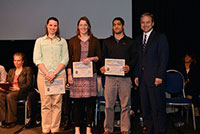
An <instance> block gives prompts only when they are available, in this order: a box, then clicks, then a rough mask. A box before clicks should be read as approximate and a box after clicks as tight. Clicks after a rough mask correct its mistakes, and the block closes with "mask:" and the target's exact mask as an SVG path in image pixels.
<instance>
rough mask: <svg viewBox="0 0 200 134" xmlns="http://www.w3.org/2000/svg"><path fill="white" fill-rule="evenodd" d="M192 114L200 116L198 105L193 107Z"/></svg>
mask: <svg viewBox="0 0 200 134" xmlns="http://www.w3.org/2000/svg"><path fill="white" fill-rule="evenodd" d="M194 114H195V117H199V116H200V115H199V109H198V107H195V108H194Z"/></svg>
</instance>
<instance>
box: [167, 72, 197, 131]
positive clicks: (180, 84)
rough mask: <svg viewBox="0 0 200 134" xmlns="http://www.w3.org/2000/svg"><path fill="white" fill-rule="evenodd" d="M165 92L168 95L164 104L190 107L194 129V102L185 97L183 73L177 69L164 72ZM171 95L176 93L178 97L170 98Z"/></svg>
mask: <svg viewBox="0 0 200 134" xmlns="http://www.w3.org/2000/svg"><path fill="white" fill-rule="evenodd" d="M166 81H167V86H166V92H167V93H168V94H170V95H169V98H166V104H167V105H168V106H188V107H191V108H192V117H193V127H194V130H196V122H195V115H194V104H193V103H192V100H191V99H188V98H186V97H185V91H184V81H185V80H184V77H183V75H182V74H181V73H180V72H179V71H177V70H173V69H171V70H167V73H166ZM172 95H176V96H178V97H174V98H172V97H171V96H172ZM187 121H188V110H187V119H186V122H187Z"/></svg>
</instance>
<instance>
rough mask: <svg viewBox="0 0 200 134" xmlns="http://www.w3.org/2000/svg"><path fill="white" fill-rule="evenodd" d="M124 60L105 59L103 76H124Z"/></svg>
mask: <svg viewBox="0 0 200 134" xmlns="http://www.w3.org/2000/svg"><path fill="white" fill-rule="evenodd" d="M123 66H125V59H107V58H106V59H105V74H106V75H119V76H124V75H125V74H124V71H123Z"/></svg>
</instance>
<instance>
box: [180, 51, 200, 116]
mask: <svg viewBox="0 0 200 134" xmlns="http://www.w3.org/2000/svg"><path fill="white" fill-rule="evenodd" d="M178 70H179V71H180V72H181V73H182V74H183V76H184V78H185V83H184V85H185V95H186V97H187V98H189V99H192V102H193V104H194V107H195V116H199V109H198V107H199V100H198V96H199V85H198V80H199V75H200V74H199V70H200V69H199V68H198V67H197V65H196V58H195V57H194V55H193V54H192V53H186V54H185V55H184V57H183V64H182V65H181V66H180V67H179V68H178Z"/></svg>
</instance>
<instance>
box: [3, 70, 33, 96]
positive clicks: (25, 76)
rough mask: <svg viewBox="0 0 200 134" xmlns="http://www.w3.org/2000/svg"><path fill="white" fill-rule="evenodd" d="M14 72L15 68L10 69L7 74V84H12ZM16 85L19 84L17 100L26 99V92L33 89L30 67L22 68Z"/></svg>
mask: <svg viewBox="0 0 200 134" xmlns="http://www.w3.org/2000/svg"><path fill="white" fill-rule="evenodd" d="M15 70H16V68H13V69H10V70H9V72H8V79H7V80H8V82H9V83H13V80H14V76H15ZM17 80H18V84H19V88H20V91H19V94H18V99H20V98H22V97H26V96H27V95H28V92H30V91H31V90H32V89H33V85H32V82H33V71H32V69H31V68H30V67H24V68H23V70H22V72H21V73H20V75H19V77H18V79H17Z"/></svg>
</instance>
